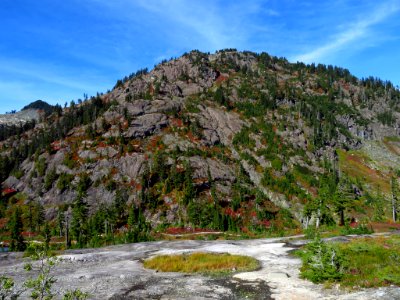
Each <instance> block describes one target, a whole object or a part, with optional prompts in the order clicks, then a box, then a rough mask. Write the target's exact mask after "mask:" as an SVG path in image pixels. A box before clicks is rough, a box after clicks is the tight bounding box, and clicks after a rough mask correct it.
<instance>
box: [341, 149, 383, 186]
mask: <svg viewBox="0 0 400 300" xmlns="http://www.w3.org/2000/svg"><path fill="white" fill-rule="evenodd" d="M338 154H339V163H340V168H341V170H342V171H343V172H344V173H346V174H347V175H348V176H350V177H353V178H358V179H359V180H361V181H362V182H364V183H367V184H368V185H370V186H371V187H373V188H374V189H375V190H376V189H378V188H380V189H381V191H382V192H383V193H387V192H389V191H390V178H389V177H388V176H386V174H383V173H381V172H380V171H378V170H375V169H373V168H371V167H370V166H369V164H368V162H369V158H368V157H367V156H365V155H364V154H363V153H360V152H358V151H348V152H347V151H345V150H338Z"/></svg>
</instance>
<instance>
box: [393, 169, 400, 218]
mask: <svg viewBox="0 0 400 300" xmlns="http://www.w3.org/2000/svg"><path fill="white" fill-rule="evenodd" d="M391 188H392V219H393V222H396V221H397V212H398V205H399V204H398V202H399V200H398V192H399V187H398V183H397V179H396V177H394V176H392V179H391Z"/></svg>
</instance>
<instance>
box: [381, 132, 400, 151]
mask: <svg viewBox="0 0 400 300" xmlns="http://www.w3.org/2000/svg"><path fill="white" fill-rule="evenodd" d="M383 143H384V144H385V146H386V148H388V149H389V151H390V152H392V153H393V154H395V155H400V139H399V138H398V137H388V136H387V137H385V138H384V139H383Z"/></svg>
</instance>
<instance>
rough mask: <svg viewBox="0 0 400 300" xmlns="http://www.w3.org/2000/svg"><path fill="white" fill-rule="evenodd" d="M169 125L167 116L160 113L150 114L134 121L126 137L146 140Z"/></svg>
mask: <svg viewBox="0 0 400 300" xmlns="http://www.w3.org/2000/svg"><path fill="white" fill-rule="evenodd" d="M167 125H168V118H167V116H166V115H163V114H160V113H150V114H146V115H142V116H139V117H137V118H136V119H135V120H133V121H132V123H131V125H130V127H129V129H128V131H127V132H126V133H125V137H129V138H144V137H146V136H149V135H152V134H154V133H156V132H158V131H159V130H160V129H161V128H163V127H166V126H167Z"/></svg>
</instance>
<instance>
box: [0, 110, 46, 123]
mask: <svg viewBox="0 0 400 300" xmlns="http://www.w3.org/2000/svg"><path fill="white" fill-rule="evenodd" d="M32 120H35V121H39V120H40V113H39V111H38V110H36V109H26V110H22V111H19V112H16V113H15V114H0V126H1V125H18V124H20V123H22V124H24V123H26V122H28V121H32Z"/></svg>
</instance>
